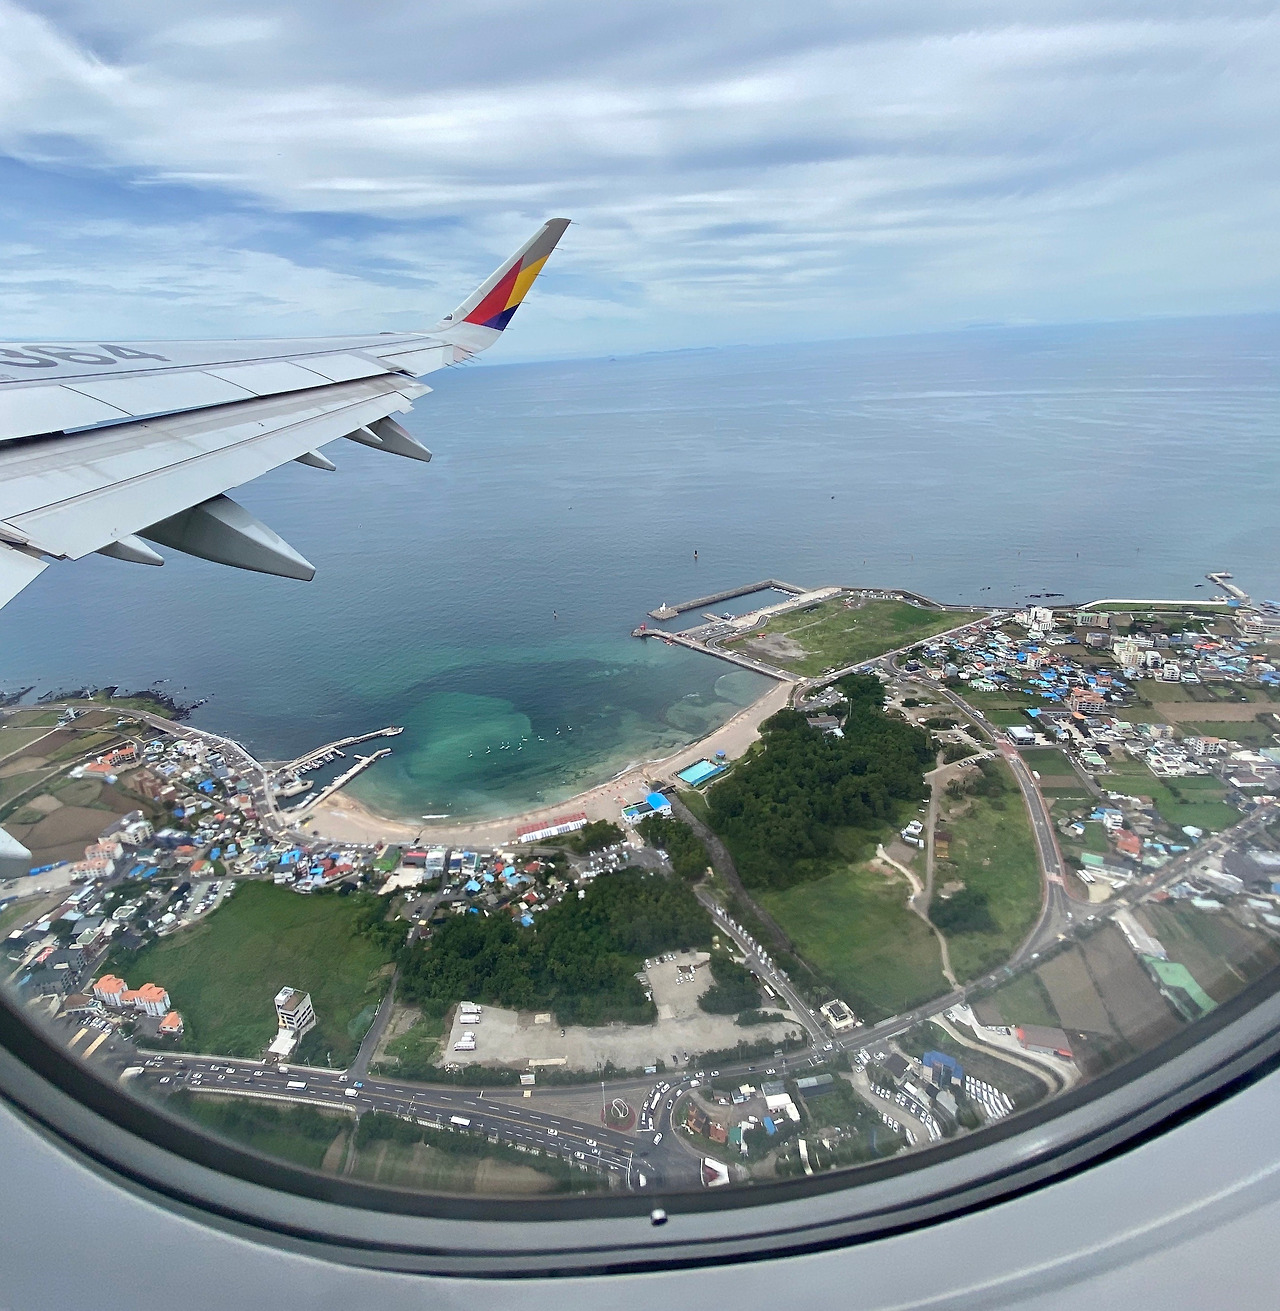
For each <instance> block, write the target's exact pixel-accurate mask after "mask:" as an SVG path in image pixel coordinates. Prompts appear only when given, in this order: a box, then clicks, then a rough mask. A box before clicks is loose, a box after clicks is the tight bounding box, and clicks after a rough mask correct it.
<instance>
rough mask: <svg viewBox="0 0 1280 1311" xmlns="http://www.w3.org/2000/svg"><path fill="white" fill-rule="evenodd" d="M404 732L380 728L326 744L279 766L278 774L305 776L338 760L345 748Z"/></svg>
mask: <svg viewBox="0 0 1280 1311" xmlns="http://www.w3.org/2000/svg"><path fill="white" fill-rule="evenodd" d="M403 732H404V729H403V728H396V727H394V726H393V727H391V728H379V729H375V730H374V731H373V732H372V733H359V734H357V735H356V736H355V737H342V738H339V739H338V740H337V741H336V742H326V743H325V744H324V746H322V747H316V749H315V750H314V751H308V752H307V753H306V755H304V756H299V757H298V758H297V760H290V761H287V762H285V763H284V764H282V765H279V766H277V767H276V768H277V772H278V773H281V774H286V773H287V774H304V773H306V772H307V771H308V770H311V769H319V768H320V767H321V765H327V764H328V763H329V762H330V761H331V760H337V759H338V757H339V756H341V755H343V754H344V753H343V750H342V748H343V747H353V746H355V745H356V744H357V743H358V742H371V741H373V739H374V738H376V737H399V736H400V734H401V733H403Z"/></svg>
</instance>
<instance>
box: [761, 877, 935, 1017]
mask: <svg viewBox="0 0 1280 1311" xmlns="http://www.w3.org/2000/svg"><path fill="white" fill-rule="evenodd" d="M908 895H909V889H908V887H907V885H906V882H905V880H902V879H895V880H892V881H890V880H889V879H887V878H885V876H884V875H883V874H879V873H877V872H875V871H874V870H871V869H869V868H868V867H867V866H866V865H865V864H855V865H847V866H845V867H843V868H839V869H837V870H835V871H834V872H833V873H831V874H829V875H827V877H826V878H823V879H817V880H815V881H813V882H811V883H801V884H799V885H798V886H797V887H794V888H788V889H787V890H786V891H784V892H765V893H760V894H757V896H758V899H759V901H760V903H761V904H762V905H763V906H764V908H765V909H766V910H767V911H768V912H769V914H770V915H772V916H773V917H774V919H776V920H777V921H778V923H779V924H780V925H781V926H782V927H783V929H784V930H785V931H786V932H787V934H788V935H790V937H791V939H792V941H793V942H794V943H795V944H796V946H797V948H798V949H799V951H800V954H801V955H802V956H803V957H804V958H805V959H806V960H807V961H809V962H810V963H811V964H812V965H813V966H814V967H815V968H817V969H818V970H820V971H821V973H822V974H823V975H825V976H826V978H827V979H828V980H830V982H831V984H832V986H833V987H834V988H835V989H836V991H837V992H838V993H839V995H840V997H841V998H842V999H843V1000H845V1001H846V1002H848V1003H849V1005H850V1006H852V1007H853V1009H854V1011H855V1012H856V1013H857V1014H858V1016H859V1018H861V1019H872V1020H876V1019H882V1018H883V1017H885V1016H887V1015H896V1014H898V1013H899V1012H901V1011H904V1010H907V1009H909V1008H910V1007H912V1006H915V1005H917V1004H919V1003H920V1002H922V1001H927V1000H928V999H929V998H930V997H937V996H940V995H941V994H942V993H944V992H946V990H947V981H946V979H944V978H943V976H942V969H941V960H940V957H939V954H938V944H937V940H936V939H935V938H934V936H933V934H932V933H931V932H930V931H929V929H928V927H927V926H926V925H925V924H924V922H923V921H922V920H921V919H919V918H918V917H917V916H915V915H913V914H912V913H911V912H910V911H909V910H907V906H906V902H907V897H908Z"/></svg>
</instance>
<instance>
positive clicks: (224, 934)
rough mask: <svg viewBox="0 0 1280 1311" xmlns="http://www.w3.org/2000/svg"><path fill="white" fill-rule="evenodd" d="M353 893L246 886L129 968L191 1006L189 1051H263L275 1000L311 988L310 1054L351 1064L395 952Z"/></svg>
mask: <svg viewBox="0 0 1280 1311" xmlns="http://www.w3.org/2000/svg"><path fill="white" fill-rule="evenodd" d="M356 915H357V911H356V908H355V907H354V906H353V905H352V904H351V900H350V899H349V898H346V897H338V896H335V895H331V894H321V895H313V896H310V897H304V896H300V895H299V894H298V893H296V892H292V891H290V890H289V889H288V888H279V887H276V886H275V885H274V884H270V883H242V884H241V885H240V886H239V887H238V888H237V889H236V892H235V895H234V896H232V897H231V898H230V899H229V900H228V901H226V902H224V903H223V904H222V905H221V906H220V907H219V908H218V909H217V910H215V911H213V912H212V913H211V914H210V915H209V916H208V917H207V918H206V919H205V920H204V921H203V923H200V924H197V925H194V926H193V927H191V928H189V929H183V930H181V931H180V932H178V933H175V934H173V935H172V936H170V937H167V938H162V939H161V940H159V941H158V942H155V943H153V944H152V945H151V946H149V947H145V948H143V950H142V951H141V952H140V953H139V954H138V957H137V959H136V960H132V961H127V962H125V963H123V965H122V966H121V967H120V968H117V964H116V962H115V960H114V958H112V959H111V960H109V961H108V966H107V967H108V968H109V969H112V970H114V971H115V972H116V973H121V972H122V970H123V971H124V972H123V974H122V977H124V978H125V979H126V980H127V981H128V982H129V984H130V985H131V986H133V987H135V988H136V987H138V986H139V985H140V984H142V983H146V982H148V981H150V982H154V983H158V984H160V985H161V986H162V987H164V988H165V989H167V991H168V993H169V996H170V999H171V1000H172V1003H173V1006H174V1008H175V1009H176V1010H179V1011H181V1012H182V1018H183V1024H184V1027H185V1030H186V1032H185V1036H184V1037H183V1040H182V1044H183V1046H184V1047H185V1048H186V1049H187V1050H188V1051H199V1052H206V1053H210V1054H219V1053H220V1054H222V1055H225V1056H257V1055H259V1054H260V1053H261V1051H262V1049H263V1048H264V1047H265V1046H266V1044H267V1043H269V1042H270V1041H271V1039H272V1037H273V1036H274V1035H275V1032H276V1015H275V1007H274V1004H273V998H274V997H275V995H276V993H277V992H278V991H279V990H280V989H281V988H282V987H284V986H286V985H288V986H290V987H294V988H300V989H302V990H303V991H304V992H309V993H310V994H311V1001H312V1005H313V1006H314V1007H315V1012H316V1023H317V1027H316V1029H315V1030H314V1031H313V1032H312V1033H311V1034H310V1035H308V1037H307V1038H305V1039H304V1040H303V1044H302V1048H303V1051H304V1052H307V1051H309V1052H312V1053H314V1059H315V1060H316V1062H317V1063H318V1064H324V1063H325V1061H326V1057H327V1056H328V1055H329V1054H330V1053H331V1054H332V1062H333V1064H334V1065H335V1066H344V1065H346V1064H347V1063H348V1062H349V1061H350V1060H351V1058H352V1057H353V1056H354V1055H355V1053H356V1049H357V1048H358V1047H359V1039H358V1037H353V1036H352V1034H351V1033H350V1032H349V1028H350V1026H351V1024H352V1021H353V1020H354V1019H355V1018H356V1016H357V1015H359V1013H360V1012H361V1011H362V1010H364V1009H365V1007H366V1006H368V1005H369V1004H370V1003H371V1002H376V1001H377V1000H378V998H379V997H381V995H382V993H383V992H384V991H385V990H386V985H387V974H386V971H385V969H384V967H385V966H387V964H388V961H389V959H390V957H389V955H388V953H387V952H386V951H384V950H382V949H381V948H379V947H377V946H375V945H374V944H373V943H372V942H371V941H369V939H368V938H366V937H363V936H361V935H360V934H358V933H357V932H356V931H355V921H356Z"/></svg>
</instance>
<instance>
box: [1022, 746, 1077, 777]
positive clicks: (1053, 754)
mask: <svg viewBox="0 0 1280 1311" xmlns="http://www.w3.org/2000/svg"><path fill="white" fill-rule="evenodd" d="M1018 754H1019V755H1020V756H1021V757H1022V758H1023V760H1025V761H1026V762H1027V765H1028V766H1029V767H1030V768H1031V769H1034V770H1036V771H1037V772H1038V773H1041V774H1059V775H1061V774H1074V773H1075V771H1074V770H1073V769H1072V768H1071V762H1070V761H1069V760H1068V759H1067V753H1066V752H1065V751H1063V750H1061V749H1060V748H1058V747H1023V748H1022V750H1021V751H1020V752H1019V753H1018Z"/></svg>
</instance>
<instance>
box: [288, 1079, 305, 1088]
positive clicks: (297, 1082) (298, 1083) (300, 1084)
mask: <svg viewBox="0 0 1280 1311" xmlns="http://www.w3.org/2000/svg"><path fill="white" fill-rule="evenodd" d="M306 1086H307V1081H306V1080H305V1079H290V1080H289V1082H288V1083H287V1084H285V1087H286V1088H305V1087H306Z"/></svg>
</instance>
